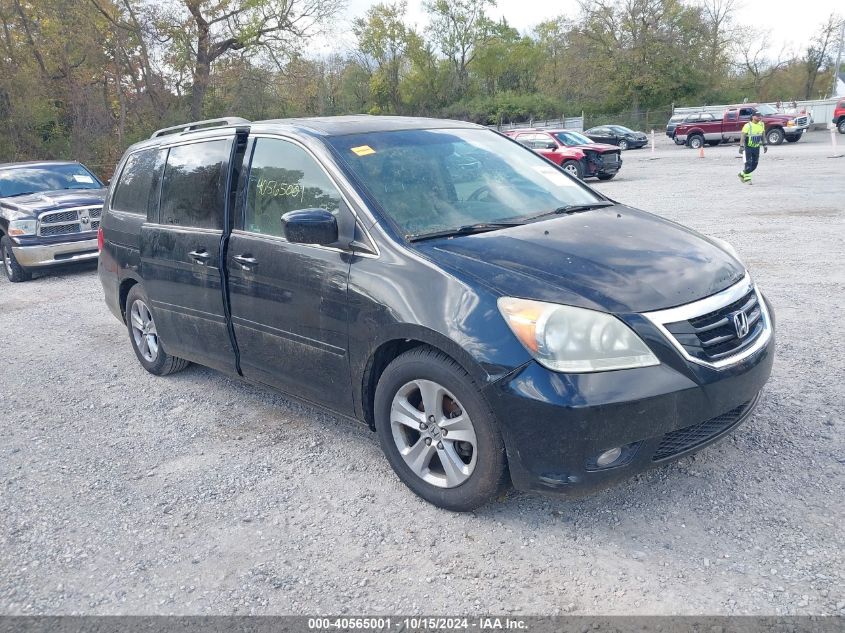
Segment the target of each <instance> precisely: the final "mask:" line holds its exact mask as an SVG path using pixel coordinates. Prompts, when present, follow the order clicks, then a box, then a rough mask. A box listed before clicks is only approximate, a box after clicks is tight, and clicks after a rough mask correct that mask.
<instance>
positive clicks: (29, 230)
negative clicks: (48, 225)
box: [9, 220, 38, 235]
mask: <svg viewBox="0 0 845 633" xmlns="http://www.w3.org/2000/svg"><path fill="white" fill-rule="evenodd" d="M37 228H38V221H37V220H12V221H11V222H9V235H35V231H36V229H37Z"/></svg>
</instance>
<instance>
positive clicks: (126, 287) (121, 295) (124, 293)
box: [118, 277, 141, 323]
mask: <svg viewBox="0 0 845 633" xmlns="http://www.w3.org/2000/svg"><path fill="white" fill-rule="evenodd" d="M139 283H141V281H140V280H139V279H135V278H134V277H127V278H125V279H123V280H122V281H121V282H120V286H119V287H118V305H119V306H120V314H121V316H122V317H123V322H124V323H126V299H127V297H129V291H130V290H132V287H133V286H135V285H137V284H139Z"/></svg>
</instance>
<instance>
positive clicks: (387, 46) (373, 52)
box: [352, 0, 410, 113]
mask: <svg viewBox="0 0 845 633" xmlns="http://www.w3.org/2000/svg"><path fill="white" fill-rule="evenodd" d="M407 6H408V5H407V3H406V2H405V0H402V1H401V2H397V3H394V4H376V5H374V6H372V7H370V9H369V10H368V11H367V14H366V16H365V17H363V18H358V19H356V20H355V21H354V22H353V26H352V32H353V33H354V34H355V36H356V37H357V38H358V53H359V54H360V57H361V61H362V65H363V66H364V67H365V68H368V69H370V72H371V78H370V81H371V84H372V85H371V90H372V92H373V94H374V95H376V96H377V105H378V106H379V107H380V109H382V110H390V111H391V112H393V113H397V112H399V111H400V110H401V107H402V103H401V98H400V94H399V83H400V80H401V73H402V70H403V68H404V67H405V66H406V65H407V57H406V55H407V49H408V43H409V35H410V30H409V29H408V28H406V27H405V24H404V17H405V11H406V10H407Z"/></svg>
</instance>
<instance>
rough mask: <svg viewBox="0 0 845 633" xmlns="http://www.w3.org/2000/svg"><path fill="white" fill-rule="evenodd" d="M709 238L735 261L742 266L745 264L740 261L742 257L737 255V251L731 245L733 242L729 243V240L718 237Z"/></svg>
mask: <svg viewBox="0 0 845 633" xmlns="http://www.w3.org/2000/svg"><path fill="white" fill-rule="evenodd" d="M710 239H711V240H712V241H714V242H715V243H716V246H718V247H719V248H721V249H722V250H723V251H725V252H726V253H727V254H728V255H730V256H731V257H733V258H734V259H735V260H736V261H738V262H739V263H740V264H742V265H743V266H745V264H744V263H743V262H742V258H741V257H740V256H739V253H737V252H736V249H735V248H734V247H733V244H731V243H730V242H726V241H725V240H723V239H719V238H718V237H711V238H710Z"/></svg>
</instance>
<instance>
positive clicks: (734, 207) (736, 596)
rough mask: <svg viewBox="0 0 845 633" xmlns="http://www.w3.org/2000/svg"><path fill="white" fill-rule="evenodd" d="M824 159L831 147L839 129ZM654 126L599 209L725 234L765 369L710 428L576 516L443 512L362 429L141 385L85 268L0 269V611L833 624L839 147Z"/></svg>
mask: <svg viewBox="0 0 845 633" xmlns="http://www.w3.org/2000/svg"><path fill="white" fill-rule="evenodd" d="M839 141H840V148H841V149H840V150H839V152H838V153H839V154H842V153H845V142H843V141H845V137H840V138H839ZM835 153H836V152H834V150H833V148H831V146H830V137H829V136H828V134H827V133H826V132H817V133H812V134H808V135H807V137H806V138H805V139H803V140H802V141H801V142H799V143H797V144H795V145H786V144H785V145H783V146H779V147H775V148H773V149H772V150H771V151H770V152H769V153H768V155H766V156H763V157H762V160H761V166H760V169H759V171H758V174H756V175H755V181H754V183H755V184H754V185H753V186H747V185H742V184H741V183H740V182H739V180H738V179H737V177H736V173H737V171H739V168H740V160H739V158H738V156H737V153H736V146H735V145H733V146H729V147H718V148H707V149H706V150H705V157H704V158H703V159H702V158H699V157H698V153H697V152H695V151H693V150H687V149H684V148H678V147H674V146H672V145H671V143H670V142H668V140H667V139H665V137H661V138H660V139H659V142H658V148H657V151H656V152H654V153H652V152H651V151H649V150H648V149H646V150H638V151H629V152H626V153H625V155H624V156H625V165H624V168H623V171H622V172H621V175H620V176H619V177H618V178H617V179H615V180H613V181H610V182H606V183H600V184H599V185H598V187H599V188H600V189H601V190H602V191H604V192H606V193H608V194H609V195H611V196H613V197H615V198H617V199H619V200H620V201H624V202H626V203H629V204H632V205H634V206H639V207H641V208H644V209H647V210H651V211H654V212H656V213H659V214H661V215H664V216H666V217H668V218H671V219H673V220H678V221H680V222H682V223H684V224H687V225H690V226H692V227H694V228H696V229H698V230H700V231H702V232H704V233H707V234H710V235H715V236H718V237H721V238H725V239H727V240H729V241H731V242H732V243H733V244H734V245H735V246H736V247H737V249H738V250H739V252H740V253H741V254H742V255H743V257H744V259H745V261H746V264H747V265H748V267H749V268H750V270H751V271H752V272H753V274H754V275H755V278H756V279H757V280H758V282H759V284H760V285H761V287H762V288H763V289H764V291H765V292H766V293H767V295H768V296H769V298H770V299H771V300H772V302H773V303H774V306H775V310H776V313H777V318H778V357H777V361H776V364H775V368H774V374H773V376H772V379H771V381H770V382H769V384H768V386H767V388H766V391H765V395H764V397H763V399H762V403H761V404H760V406H759V408H758V410H757V413H756V414H755V415H754V416H753V418H752V419H751V420H750V421H749V422H748V423H747V424H745V425H744V426H743V427H741V428H740V429H738V430H737V432H736V433H734V434H733V435H732V436H731V437H730V438H729V439H726V440H725V441H723V442H721V443H720V444H717V445H716V446H713V447H711V448H708V449H706V450H705V451H703V452H702V453H700V454H698V455H696V456H693V457H690V458H687V459H684V460H682V461H680V462H678V463H676V464H674V465H671V466H668V467H663V468H659V469H656V470H652V471H650V472H648V473H646V474H644V475H641V476H638V477H636V478H635V479H632V480H630V481H628V482H627V483H625V484H623V485H620V486H618V487H616V488H613V489H611V490H608V491H606V492H603V493H600V494H598V495H596V496H593V497H590V498H587V499H583V500H579V501H570V502H567V501H562V500H557V499H549V498H544V497H540V496H535V495H529V494H522V493H510V494H509V495H508V496H507V497H506V498H504V499H502V500H500V501H499V502H497V503H494V504H492V505H490V506H488V507H486V508H484V509H482V510H480V511H478V512H476V513H473V514H466V515H458V514H451V513H448V512H445V511H441V510H438V509H436V508H434V507H432V506H430V505H427V504H425V503H424V502H422V501H420V500H418V499H417V498H416V497H414V496H413V495H412V494H411V493H410V492H409V491H408V490H407V489H406V488H405V487H404V486H403V485H402V484H401V483H400V482H399V481H398V480H397V478H396V477H395V476H394V475H393V473H392V471H391V470H390V468H389V467H388V465H387V462H386V461H385V459H384V458H383V457H382V455H381V453H380V451H379V448H378V444H377V441H376V438H375V436H374V435H373V434H372V433H370V431H369V430H368V429H366V428H365V427H364V426H363V425H356V424H355V423H353V422H350V421H349V420H345V419H341V418H337V417H334V416H332V415H328V414H326V413H324V412H321V411H318V410H316V409H313V408H309V407H305V406H301V405H299V404H295V403H292V402H291V401H289V400H287V399H286V398H285V397H284V396H282V395H280V394H278V393H275V392H272V391H270V390H266V389H263V388H260V387H255V386H252V385H250V384H246V383H244V382H239V381H237V380H233V379H230V378H227V377H225V376H223V375H222V374H219V373H217V372H214V371H211V370H208V369H203V368H201V367H196V366H193V367H191V368H189V369H188V370H186V371H184V372H183V373H180V374H177V375H174V376H172V377H169V378H155V377H153V376H151V375H149V374H147V373H146V372H145V371H143V369H142V368H141V366H140V365H139V364H138V362H137V361H136V359H135V357H134V355H133V353H132V350H131V348H130V346H129V343H128V340H127V335H126V332H125V330H124V329H123V327H122V326H121V324H119V323H118V322H117V321H116V320H115V319H114V317H112V316H111V314H110V313H109V312H108V311H107V309H106V307H105V305H104V303H103V301H102V297H101V289H100V285H99V283H98V281H97V277H96V272H95V271H94V270H93V268H90V267H89V268H85V269H76V270H71V271H63V272H58V273H52V274H49V275H46V276H42V277H40V278H37V279H36V280H34V281H32V282H30V283H26V284H19V285H15V286H12V285H11V284H9V283H8V282H7V281H6V280H5V278H3V279H2V280H0V336H2V352H0V357H2V359H3V362H2V369H0V372H2V373H0V376H1V377H2V389H1V390H0V411H2V414H0V418H1V419H0V508H2V511H0V613H2V614H72V613H76V614H80V613H84V614H128V613H132V614H157V613H180V614H200V613H202V614H229V613H240V614H247V613H274V614H316V613H372V614H376V613H378V614H390V613H429V614H443V615H454V614H460V613H483V612H488V613H489V612H496V613H500V612H514V613H519V614H523V615H528V614H559V613H577V614H623V613H626V614H627V613H637V614H823V613H827V614H830V613H837V612H838V613H845V589H843V587H845V530H843V529H842V525H843V519H845V513H843V499H845V495H843V492H844V491H843V488H845V486H843V484H845V420H843V417H845V416H843V414H844V413H845V404H843V400H845V398H843V393H845V389H844V388H843V379H845V354H843V352H842V344H841V342H842V340H843V338H845V329H843V321H842V317H843V304H845V301H843V296H845V267H843V264H842V256H843V254H845V210H843V208H845V178H843V174H845V158H843V157H841V156H840V157H839V158H831V156H832V155H834V154H835Z"/></svg>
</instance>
